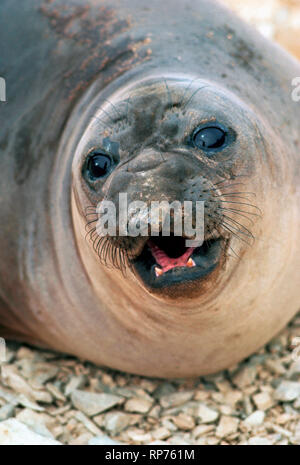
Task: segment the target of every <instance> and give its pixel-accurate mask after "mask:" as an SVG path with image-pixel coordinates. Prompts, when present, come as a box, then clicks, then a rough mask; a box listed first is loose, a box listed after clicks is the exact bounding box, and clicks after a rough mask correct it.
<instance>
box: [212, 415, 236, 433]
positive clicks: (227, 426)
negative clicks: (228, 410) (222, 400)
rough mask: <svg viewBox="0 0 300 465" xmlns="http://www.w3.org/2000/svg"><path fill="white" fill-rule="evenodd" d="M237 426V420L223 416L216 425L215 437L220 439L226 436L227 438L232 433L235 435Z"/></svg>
mask: <svg viewBox="0 0 300 465" xmlns="http://www.w3.org/2000/svg"><path fill="white" fill-rule="evenodd" d="M238 426H239V420H238V418H234V417H229V416H225V415H223V416H222V417H221V419H220V422H219V424H218V427H217V430H216V436H217V437H220V438H225V437H226V436H229V435H230V434H232V433H236V431H237V429H238Z"/></svg>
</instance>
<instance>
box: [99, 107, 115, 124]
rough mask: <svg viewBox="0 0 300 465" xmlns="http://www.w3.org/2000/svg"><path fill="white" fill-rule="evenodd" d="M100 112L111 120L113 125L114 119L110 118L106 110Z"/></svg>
mask: <svg viewBox="0 0 300 465" xmlns="http://www.w3.org/2000/svg"><path fill="white" fill-rule="evenodd" d="M101 111H102V112H103V113H104V114H105V115H106V116H108V117H109V119H110V120H111V122H112V124H114V123H115V121H114V119H113V118H112V117H111V116H110V114H109V113H108V112H107V111H106V110H104V109H103V108H101ZM107 127H109V126H107Z"/></svg>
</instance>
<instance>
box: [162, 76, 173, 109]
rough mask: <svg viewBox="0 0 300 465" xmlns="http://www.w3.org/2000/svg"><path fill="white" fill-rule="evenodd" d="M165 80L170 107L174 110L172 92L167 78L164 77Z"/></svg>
mask: <svg viewBox="0 0 300 465" xmlns="http://www.w3.org/2000/svg"><path fill="white" fill-rule="evenodd" d="M163 80H164V83H165V86H166V92H167V95H168V103H169V107H170V108H172V106H173V100H172V94H171V91H170V88H169V86H168V83H167V80H166V78H165V77H164V78H163Z"/></svg>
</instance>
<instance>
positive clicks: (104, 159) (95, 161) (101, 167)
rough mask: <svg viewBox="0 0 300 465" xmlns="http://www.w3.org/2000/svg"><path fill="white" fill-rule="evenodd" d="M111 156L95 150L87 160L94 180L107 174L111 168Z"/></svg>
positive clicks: (89, 171)
mask: <svg viewBox="0 0 300 465" xmlns="http://www.w3.org/2000/svg"><path fill="white" fill-rule="evenodd" d="M111 166H112V160H111V158H110V157H109V156H108V155H106V154H104V153H101V152H93V153H92V154H91V155H90V156H89V159H88V161H87V173H88V176H89V178H90V179H91V180H92V181H95V180H97V179H99V178H103V177H104V176H106V175H107V174H108V173H109V172H110V169H111Z"/></svg>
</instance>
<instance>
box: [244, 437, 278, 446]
mask: <svg viewBox="0 0 300 465" xmlns="http://www.w3.org/2000/svg"><path fill="white" fill-rule="evenodd" d="M248 444H249V446H271V445H272V442H271V441H270V439H268V438H263V437H260V436H253V437H252V438H250V439H249V440H248Z"/></svg>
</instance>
